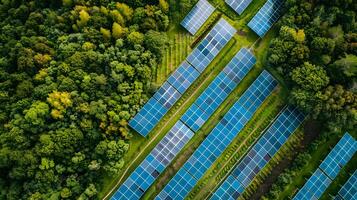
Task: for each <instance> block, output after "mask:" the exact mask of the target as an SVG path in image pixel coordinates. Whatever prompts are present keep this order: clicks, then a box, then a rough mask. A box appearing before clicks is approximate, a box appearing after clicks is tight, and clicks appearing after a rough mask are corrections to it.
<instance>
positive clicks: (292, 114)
mask: <svg viewBox="0 0 357 200" xmlns="http://www.w3.org/2000/svg"><path fill="white" fill-rule="evenodd" d="M303 120H304V115H303V114H302V113H301V112H299V111H298V110H297V109H296V108H293V107H287V108H285V109H284V110H283V111H282V112H281V113H280V114H279V116H278V117H277V119H276V120H275V121H274V123H273V124H272V125H271V126H270V127H269V129H268V130H267V131H266V132H265V133H264V134H263V136H262V137H261V138H260V139H259V140H258V142H257V143H256V144H255V145H254V146H253V147H252V148H251V150H250V151H249V152H248V153H247V154H246V156H245V157H244V158H243V159H242V160H241V161H240V162H239V163H238V165H237V166H236V167H235V168H234V169H233V171H232V172H231V174H230V175H229V176H228V177H227V179H226V180H225V181H224V182H223V183H222V184H221V185H220V187H219V188H218V189H217V190H216V192H215V193H214V194H213V196H212V197H211V199H225V200H226V199H227V200H228V199H232V200H233V199H237V198H238V197H239V196H240V195H241V194H242V193H243V192H244V189H245V188H247V187H248V186H249V184H250V183H251V181H252V180H253V179H254V177H255V176H256V175H257V174H258V173H259V171H260V170H261V169H263V167H264V166H265V165H266V164H267V163H268V162H269V160H270V159H271V158H272V157H273V156H274V155H275V154H276V153H277V152H278V150H279V148H280V147H281V146H282V145H283V144H284V143H285V142H286V141H287V139H288V138H289V136H290V135H291V134H292V133H293V132H294V131H295V130H296V129H297V127H298V126H299V125H300V124H301V123H302V121H303Z"/></svg>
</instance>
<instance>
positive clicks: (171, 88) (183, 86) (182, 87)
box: [129, 19, 236, 136]
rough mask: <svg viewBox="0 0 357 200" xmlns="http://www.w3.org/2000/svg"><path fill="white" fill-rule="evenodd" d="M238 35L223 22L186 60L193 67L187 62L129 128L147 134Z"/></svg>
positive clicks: (221, 21)
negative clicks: (234, 36)
mask: <svg viewBox="0 0 357 200" xmlns="http://www.w3.org/2000/svg"><path fill="white" fill-rule="evenodd" d="M235 32H236V30H235V29H234V28H233V27H232V26H231V25H230V24H229V23H228V22H227V21H226V20H224V19H221V20H220V21H219V22H218V23H217V24H216V25H215V26H214V27H213V29H212V30H211V31H210V32H209V33H208V35H207V36H206V37H205V38H204V39H203V40H202V42H201V43H200V44H199V45H198V47H197V48H195V49H194V50H193V52H192V53H191V54H190V55H189V56H188V57H187V61H189V62H191V64H192V65H191V64H189V63H188V62H187V61H184V62H183V63H182V64H181V65H180V66H179V67H178V69H177V70H176V71H175V72H174V73H173V74H172V75H171V76H170V77H169V78H168V80H167V81H166V82H165V83H164V84H163V85H162V87H161V88H160V89H159V90H158V91H157V92H156V93H155V94H154V96H153V97H152V98H151V99H150V100H149V101H148V102H147V103H146V104H145V105H144V107H143V108H142V109H141V110H140V111H139V112H138V113H137V114H136V115H135V117H134V118H133V119H131V120H130V121H129V125H130V126H131V127H132V128H133V129H135V130H136V131H137V132H138V133H140V134H141V135H143V136H146V135H148V134H149V132H150V131H151V130H152V129H153V128H154V127H155V126H156V124H157V123H158V122H159V121H160V119H161V118H162V117H163V116H164V115H165V114H166V112H167V111H168V110H169V109H170V108H171V107H172V106H173V105H174V104H175V103H176V102H177V101H178V100H179V98H180V97H181V95H182V94H183V93H184V92H185V91H186V90H187V89H188V88H189V87H190V85H191V84H192V83H193V82H194V81H195V80H196V79H197V77H198V76H199V75H200V73H201V72H202V71H203V70H204V69H205V68H206V67H207V66H208V65H209V63H211V61H212V60H213V59H214V57H216V56H217V54H218V53H219V51H221V49H222V48H223V47H224V46H225V45H226V44H227V43H228V41H229V40H230V39H231V38H232V37H233V35H234V33H235Z"/></svg>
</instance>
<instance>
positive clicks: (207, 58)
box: [187, 19, 236, 72]
mask: <svg viewBox="0 0 357 200" xmlns="http://www.w3.org/2000/svg"><path fill="white" fill-rule="evenodd" d="M235 33H236V30H235V29H234V28H233V27H232V26H231V25H230V24H229V23H228V22H227V21H226V20H225V19H220V20H219V21H218V22H217V24H216V25H215V26H214V27H213V29H212V30H211V31H210V32H209V33H208V34H207V36H206V37H205V38H204V39H203V40H202V41H201V43H200V44H199V45H198V46H197V47H196V48H195V49H194V50H193V51H192V52H191V54H190V55H188V57H187V61H188V62H189V63H190V64H191V65H192V66H194V67H195V68H196V69H197V70H198V71H199V72H202V71H203V70H204V69H206V67H207V66H208V65H209V64H210V63H211V62H212V60H213V59H214V58H215V57H216V56H217V54H218V53H219V52H220V51H221V50H222V49H223V47H224V46H225V45H226V44H227V43H228V41H229V40H230V39H231V38H232V37H233V35H234V34H235Z"/></svg>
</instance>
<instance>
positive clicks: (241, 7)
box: [225, 0, 252, 15]
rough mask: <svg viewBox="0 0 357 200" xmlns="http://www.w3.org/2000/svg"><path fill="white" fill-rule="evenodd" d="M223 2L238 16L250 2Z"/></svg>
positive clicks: (248, 0)
mask: <svg viewBox="0 0 357 200" xmlns="http://www.w3.org/2000/svg"><path fill="white" fill-rule="evenodd" d="M225 2H226V3H227V4H228V5H229V6H230V7H231V8H233V10H234V11H236V12H237V13H238V14H240V15H241V14H242V13H243V11H244V10H245V9H246V8H247V7H248V6H249V4H250V3H251V2H252V0H225Z"/></svg>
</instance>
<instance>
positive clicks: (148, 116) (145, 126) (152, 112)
mask: <svg viewBox="0 0 357 200" xmlns="http://www.w3.org/2000/svg"><path fill="white" fill-rule="evenodd" d="M166 112H167V108H165V107H164V106H163V105H162V104H160V103H159V102H158V101H157V100H156V99H155V98H150V99H149V101H148V102H147V103H146V104H145V105H144V107H143V108H141V110H140V111H139V112H138V113H137V114H136V115H135V117H134V118H133V119H131V120H130V121H129V125H130V126H131V127H132V128H133V129H135V130H136V131H137V132H138V133H140V134H141V135H143V136H146V135H147V134H149V132H150V131H151V130H152V129H153V128H154V127H155V126H156V124H157V123H158V122H159V121H160V119H161V118H162V117H163V116H164V115H165V114H166Z"/></svg>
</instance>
